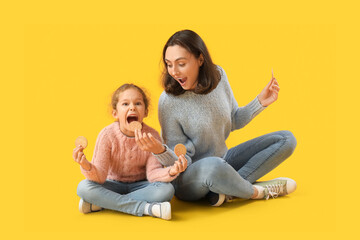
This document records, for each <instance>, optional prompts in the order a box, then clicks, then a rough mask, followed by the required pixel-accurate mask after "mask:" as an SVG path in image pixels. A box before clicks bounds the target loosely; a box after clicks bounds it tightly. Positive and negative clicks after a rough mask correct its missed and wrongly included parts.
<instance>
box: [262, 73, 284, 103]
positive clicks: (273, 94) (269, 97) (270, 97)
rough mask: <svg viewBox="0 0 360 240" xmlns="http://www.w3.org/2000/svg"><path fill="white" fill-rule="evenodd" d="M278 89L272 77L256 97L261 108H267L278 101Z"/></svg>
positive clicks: (277, 84)
mask: <svg viewBox="0 0 360 240" xmlns="http://www.w3.org/2000/svg"><path fill="white" fill-rule="evenodd" d="M279 91H280V87H279V83H278V82H277V80H276V79H275V78H274V75H273V76H272V79H271V81H270V82H269V83H268V84H267V85H266V87H265V88H264V89H263V90H262V91H261V93H260V94H259V95H258V99H259V102H260V103H261V105H262V106H263V107H267V106H269V105H270V104H272V103H273V102H275V101H276V100H277V99H278V95H279Z"/></svg>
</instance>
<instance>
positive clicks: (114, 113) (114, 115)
mask: <svg viewBox="0 0 360 240" xmlns="http://www.w3.org/2000/svg"><path fill="white" fill-rule="evenodd" d="M112 115H113V117H114V118H115V119H116V120H118V119H119V117H118V114H117V111H116V110H114V109H113V110H112Z"/></svg>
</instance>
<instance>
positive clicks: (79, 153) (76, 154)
mask: <svg viewBox="0 0 360 240" xmlns="http://www.w3.org/2000/svg"><path fill="white" fill-rule="evenodd" d="M83 150H84V148H83V147H82V146H78V147H76V148H74V151H73V158H74V160H75V162H77V163H78V164H80V165H81V167H82V168H83V169H85V170H86V171H89V170H90V169H91V164H90V163H89V161H88V160H87V159H86V157H85V154H84V152H83Z"/></svg>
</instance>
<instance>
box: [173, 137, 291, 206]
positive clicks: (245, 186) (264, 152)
mask: <svg viewBox="0 0 360 240" xmlns="http://www.w3.org/2000/svg"><path fill="white" fill-rule="evenodd" d="M295 147H296V139H295V137H294V135H293V134H292V133H291V132H289V131H278V132H274V133H270V134H266V135H264V136H261V137H258V138H255V139H253V140H250V141H247V142H245V143H242V144H240V145H238V146H236V147H234V148H231V149H229V150H228V152H227V153H226V154H225V157H224V159H222V158H219V157H207V158H203V159H200V160H198V161H196V162H195V163H193V164H192V165H190V166H189V167H188V168H187V169H186V171H185V172H184V173H182V174H181V175H180V176H179V177H178V178H177V179H175V180H174V181H173V185H174V187H175V195H176V196H177V197H178V198H179V199H182V200H186V201H195V200H198V199H200V198H203V197H204V196H205V195H206V194H207V193H208V192H209V191H212V192H215V193H222V194H226V195H230V196H235V197H239V198H245V199H249V198H250V197H251V196H252V194H253V188H252V183H254V182H255V181H256V180H257V179H259V178H261V177H262V176H264V175H265V174H266V173H268V172H270V171H271V170H273V169H274V168H275V167H276V166H278V165H279V164H280V163H281V162H283V161H284V160H285V159H286V158H288V157H289V156H290V155H291V154H292V153H293V151H294V149H295Z"/></svg>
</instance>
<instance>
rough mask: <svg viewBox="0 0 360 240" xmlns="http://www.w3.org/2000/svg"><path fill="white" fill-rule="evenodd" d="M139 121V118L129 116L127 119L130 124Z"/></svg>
mask: <svg viewBox="0 0 360 240" xmlns="http://www.w3.org/2000/svg"><path fill="white" fill-rule="evenodd" d="M137 120H138V117H137V116H128V117H127V118H126V121H127V122H128V123H131V122H134V121H137Z"/></svg>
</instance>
